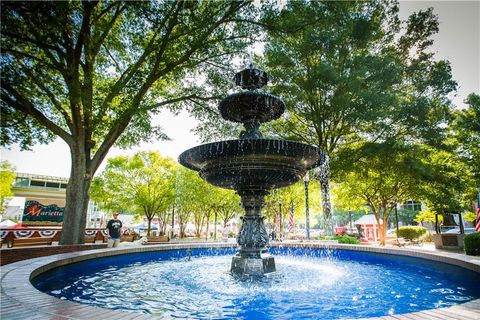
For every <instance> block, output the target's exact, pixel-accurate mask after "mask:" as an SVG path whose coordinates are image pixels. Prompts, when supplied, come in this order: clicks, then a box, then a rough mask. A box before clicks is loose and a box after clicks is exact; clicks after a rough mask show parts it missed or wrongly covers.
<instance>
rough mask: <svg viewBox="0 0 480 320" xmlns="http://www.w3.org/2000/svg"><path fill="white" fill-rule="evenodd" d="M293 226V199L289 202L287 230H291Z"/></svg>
mask: <svg viewBox="0 0 480 320" xmlns="http://www.w3.org/2000/svg"><path fill="white" fill-rule="evenodd" d="M294 228H295V222H293V201H291V202H290V219H289V220H288V232H292V231H293V229H294Z"/></svg>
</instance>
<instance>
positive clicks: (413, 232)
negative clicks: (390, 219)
mask: <svg viewBox="0 0 480 320" xmlns="http://www.w3.org/2000/svg"><path fill="white" fill-rule="evenodd" d="M426 232H427V228H424V227H419V226H403V227H400V228H398V232H397V233H398V236H399V237H402V238H405V239H407V240H410V241H412V240H413V239H418V238H420V237H421V236H422V235H424V234H425V233H426Z"/></svg>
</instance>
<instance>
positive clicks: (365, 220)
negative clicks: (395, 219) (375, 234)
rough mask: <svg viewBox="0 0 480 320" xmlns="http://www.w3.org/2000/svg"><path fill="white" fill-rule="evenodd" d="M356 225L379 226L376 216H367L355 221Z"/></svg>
mask: <svg viewBox="0 0 480 320" xmlns="http://www.w3.org/2000/svg"><path fill="white" fill-rule="evenodd" d="M380 223H382V219H380ZM354 224H362V225H363V224H377V220H376V219H375V215H373V214H367V215H364V216H363V217H361V218H360V219H358V220H357V221H355V223H354Z"/></svg>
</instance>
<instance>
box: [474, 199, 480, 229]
mask: <svg viewBox="0 0 480 320" xmlns="http://www.w3.org/2000/svg"><path fill="white" fill-rule="evenodd" d="M475 231H477V232H480V205H479V206H478V208H477V225H476V226H475Z"/></svg>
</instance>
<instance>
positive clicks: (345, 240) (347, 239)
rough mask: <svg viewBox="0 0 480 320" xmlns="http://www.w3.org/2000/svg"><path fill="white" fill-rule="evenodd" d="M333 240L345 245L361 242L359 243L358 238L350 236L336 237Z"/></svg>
mask: <svg viewBox="0 0 480 320" xmlns="http://www.w3.org/2000/svg"><path fill="white" fill-rule="evenodd" d="M333 239H335V240H338V243H343V244H359V243H360V241H358V239H357V238H355V237H350V236H335V237H333Z"/></svg>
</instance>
